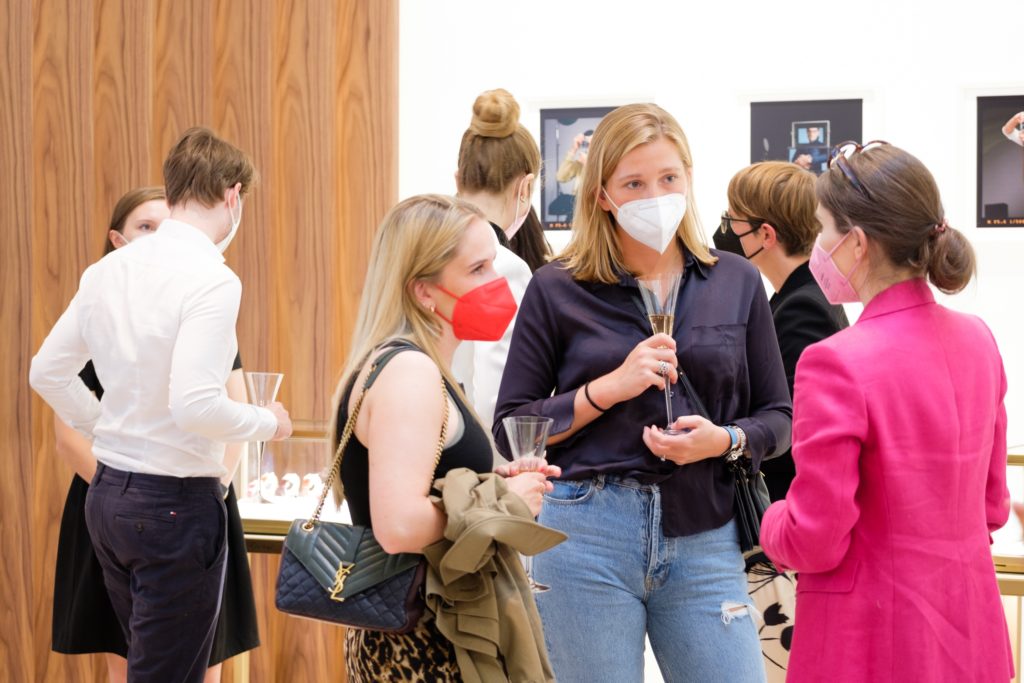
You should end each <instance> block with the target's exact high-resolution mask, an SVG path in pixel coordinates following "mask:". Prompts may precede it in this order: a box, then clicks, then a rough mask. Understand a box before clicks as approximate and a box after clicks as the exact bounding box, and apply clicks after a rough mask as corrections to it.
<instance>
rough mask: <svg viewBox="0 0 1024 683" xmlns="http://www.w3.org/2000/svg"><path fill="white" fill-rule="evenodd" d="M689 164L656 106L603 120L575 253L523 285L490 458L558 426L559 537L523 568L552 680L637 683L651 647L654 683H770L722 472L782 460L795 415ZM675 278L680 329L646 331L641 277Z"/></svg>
mask: <svg viewBox="0 0 1024 683" xmlns="http://www.w3.org/2000/svg"><path fill="white" fill-rule="evenodd" d="M693 169H694V163H693V159H692V156H691V154H690V148H689V145H688V143H687V141H686V136H685V135H684V134H683V131H682V129H681V128H680V127H679V124H678V123H676V121H675V119H673V118H672V116H671V115H670V114H669V113H668V112H666V111H665V110H663V109H661V108H660V107H658V106H657V105H653V104H634V105H628V106H625V107H620V108H618V109H616V110H615V111H613V112H611V113H609V114H608V115H607V116H605V118H604V119H603V120H602V121H601V123H600V124H599V125H598V126H597V129H596V130H595V131H594V137H593V140H592V142H591V146H590V153H589V156H588V158H587V164H586V166H585V167H584V170H583V177H582V182H581V185H580V191H579V194H578V196H577V203H576V213H575V217H574V223H573V237H572V240H571V242H570V244H569V246H568V249H567V251H566V252H565V253H564V254H563V258H562V259H560V260H559V261H556V262H554V263H551V264H548V265H547V266H544V267H543V268H541V269H539V270H538V271H537V272H536V273H535V274H534V279H533V281H532V282H531V284H530V286H529V288H528V289H527V292H526V296H525V297H524V298H523V303H522V306H521V309H520V313H519V319H518V321H517V323H516V329H515V332H514V334H513V336H512V347H511V349H510V351H509V357H508V364H507V366H506V369H505V375H504V377H503V379H502V385H501V392H500V394H499V397H498V410H497V418H498V419H496V420H495V427H494V434H495V437H496V439H497V441H498V446H499V449H501V448H505V438H506V435H505V434H504V432H503V430H502V428H501V421H500V419H501V418H503V417H506V416H510V415H541V416H546V417H551V418H553V420H554V424H553V426H552V429H551V432H552V435H551V437H550V439H549V441H548V444H549V445H548V450H547V457H548V460H549V461H550V462H551V463H552V464H557V465H559V466H561V467H562V470H563V474H562V476H561V478H560V479H559V480H557V481H556V482H555V483H554V490H553V491H552V492H551V493H550V494H549V495H547V496H545V501H546V502H545V505H544V508H543V510H542V512H541V516H540V520H541V522H542V523H543V524H544V525H545V526H549V527H552V528H555V529H558V530H560V531H563V532H565V533H567V534H568V535H569V540H568V541H567V542H566V543H564V544H562V545H561V546H558V547H556V548H554V549H552V550H551V551H548V552H546V553H544V554H543V555H541V556H539V557H538V558H537V559H536V561H535V564H534V573H535V575H536V578H537V581H539V582H541V583H544V584H547V585H549V586H551V590H550V591H548V592H546V593H542V594H540V595H538V596H537V604H538V607H539V609H540V612H541V617H542V619H543V621H544V627H545V634H546V640H547V643H548V649H549V651H550V654H551V659H552V665H553V667H554V670H555V675H556V676H557V678H558V680H559V681H562V682H563V683H565V682H572V681H590V680H593V676H594V673H593V672H594V671H600V672H601V677H602V679H604V680H615V681H639V680H641V679H642V678H643V649H644V635H645V634H646V635H648V636H649V637H650V640H651V644H652V646H653V648H654V653H655V655H656V657H657V659H658V663H659V666H660V668H661V670H662V675H663V676H664V677H665V680H667V681H681V680H722V681H725V680H728V681H761V680H763V679H764V667H763V665H762V663H761V655H760V650H759V647H758V637H757V629H756V627H755V625H754V620H753V617H754V615H753V612H752V610H750V603H749V599H748V596H747V593H746V580H745V576H744V573H743V558H742V555H741V552H740V547H739V542H738V533H737V528H736V526H735V523H734V521H733V516H734V501H733V479H732V475H731V474H730V472H729V470H728V469H727V465H726V460H727V459H728V458H733V459H735V458H746V459H748V460H749V463H750V465H751V466H752V467H754V468H755V469H756V468H757V467H758V465H759V464H760V462H761V460H762V459H764V458H765V457H769V456H772V455H773V454H775V453H777V452H780V451H784V450H785V449H786V448H787V447H788V444H789V430H790V415H791V412H790V402H789V396H788V392H787V389H786V380H785V375H784V374H783V371H782V362H781V359H780V358H779V349H778V345H777V344H776V343H775V337H774V335H773V334H772V328H771V314H770V312H769V310H768V301H767V298H766V297H765V293H764V287H763V286H762V284H761V278H760V276H759V275H758V274H757V271H756V270H755V269H754V268H753V267H751V266H750V265H749V264H747V263H746V262H745V261H743V260H742V259H739V258H737V257H736V256H734V255H732V254H717V253H713V252H711V251H710V250H709V249H708V248H707V246H706V245H705V243H704V241H703V239H702V238H701V229H700V219H699V216H698V214H697V208H696V205H695V204H694V201H693V193H692V187H693V182H694V181H693ZM674 274H679V275H680V277H681V284H680V286H679V292H678V305H677V307H676V309H675V311H673V314H674V316H675V324H674V326H673V327H672V329H671V330H670V332H671V333H670V334H665V333H662V334H655V335H652V334H651V330H652V327H651V322H650V321H649V319H648V317H647V314H646V312H645V308H644V304H643V303H642V301H641V291H640V289H639V287H640V285H639V283H638V279H639V278H647V277H656V276H661V275H674ZM682 374H686V375H688V376H689V379H690V380H691V382H692V384H693V385H694V388H695V392H694V398H693V400H691V398H690V397H689V396H688V394H687V392H685V391H683V390H682V387H681V385H680V384H679V383H678V379H679V377H680V375H682ZM666 383H669V384H675V388H674V390H673V392H672V394H671V405H672V409H673V413H674V414H675V415H682V416H683V417H680V418H678V419H677V420H675V421H674V422H673V424H672V425H671V427H673V428H674V429H675V430H677V433H676V434H668V433H663V431H662V428H663V427H665V426H666V415H665V413H666V405H665V394H664V393H663V389H664V387H665V384H666ZM701 403H702V404H703V406H701V405H700V404H701ZM702 413H703V415H702ZM704 415H706V417H705V416H704ZM582 652H586V653H587V656H586V657H583V656H581V654H580V653H582Z"/></svg>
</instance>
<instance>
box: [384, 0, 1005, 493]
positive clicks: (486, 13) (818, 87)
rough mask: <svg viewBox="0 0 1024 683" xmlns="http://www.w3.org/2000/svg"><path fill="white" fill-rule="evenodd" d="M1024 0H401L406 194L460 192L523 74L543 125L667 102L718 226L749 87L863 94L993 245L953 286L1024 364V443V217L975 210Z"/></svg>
mask: <svg viewBox="0 0 1024 683" xmlns="http://www.w3.org/2000/svg"><path fill="white" fill-rule="evenodd" d="M1021 7H1022V6H1021V4H1020V2H1019V0H978V1H975V2H971V3H969V4H967V5H964V4H959V3H957V4H954V5H948V4H947V5H946V6H943V5H942V4H940V3H934V2H929V3H925V2H908V1H907V0H888V1H886V2H880V1H878V0H866V1H865V2H862V3H831V2H820V0H819V1H817V2H781V3H780V2H773V3H769V2H763V1H760V0H759V1H756V2H755V1H753V0H735V1H733V2H721V3H693V2H689V3H686V2H668V1H664V2H656V1H654V0H630V1H629V2H597V1H593V0H591V1H586V0H575V1H568V0H543V1H541V0H520V1H519V2H515V3H500V4H499V3H492V2H487V1H486V0H431V1H429V2H428V1H426V0H403V1H402V2H401V18H400V22H401V27H400V91H399V92H400V95H399V134H400V148H399V161H400V163H399V169H400V173H399V190H400V194H401V195H402V196H403V197H404V196H408V195H411V194H416V193H420V192H453V191H454V181H453V173H454V171H455V165H456V157H457V152H458V147H459V140H460V139H461V136H462V133H463V131H464V130H465V129H466V127H467V126H468V124H469V120H470V114H471V107H472V103H473V100H474V98H475V97H476V96H477V95H478V94H479V93H480V92H482V91H484V90H488V89H491V88H496V87H503V88H506V89H507V90H509V91H511V92H512V94H513V95H515V96H516V98H517V99H518V100H519V102H520V104H521V106H522V109H523V113H522V119H523V123H524V124H525V125H526V127H527V128H529V129H530V130H531V131H532V132H533V133H534V135H535V136H536V137H537V138H538V140H539V121H538V110H539V109H541V108H545V107H552V106H587V105H603V104H622V103H626V102H630V101H654V102H657V103H658V104H660V105H661V106H663V107H665V108H666V109H667V110H669V111H670V112H672V114H674V115H675V117H676V118H677V119H678V120H679V122H680V123H681V124H682V126H683V128H684V130H685V131H686V133H687V136H688V137H689V139H690V144H691V146H692V148H693V153H694V161H695V168H694V179H695V183H694V185H695V188H694V192H695V195H696V199H697V203H698V206H699V207H701V213H702V215H703V217H704V222H705V225H706V227H707V228H708V229H709V230H711V229H713V228H714V224H715V222H716V217H717V216H718V215H719V214H720V213H721V211H722V210H723V209H724V208H725V207H724V203H725V189H726V185H727V184H728V182H729V179H730V178H731V177H732V175H733V174H734V173H735V172H736V171H737V170H739V169H740V168H742V167H743V166H745V165H747V164H748V163H749V157H748V155H749V141H748V139H749V131H750V113H749V112H750V110H749V102H750V101H751V100H758V101H770V100H780V99H830V98H833V97H842V98H845V97H863V99H864V101H865V102H864V139H866V140H871V139H876V138H880V139H884V140H888V141H890V142H892V143H894V144H898V145H899V146H901V147H904V148H906V149H908V150H910V151H911V152H912V153H914V154H915V155H917V156H918V157H919V158H920V159H921V160H922V161H924V163H925V164H926V165H927V166H928V167H929V168H930V169H931V171H932V172H933V173H934V174H935V177H936V178H937V180H938V182H939V186H940V188H941V189H942V192H943V197H944V200H945V205H946V210H947V215H948V217H949V221H950V223H951V224H952V225H954V226H955V227H958V228H960V229H962V230H964V231H965V232H966V233H967V235H968V236H969V237H970V238H971V239H972V240H973V242H974V244H975V247H976V248H977V250H978V255H979V271H980V275H979V277H978V279H977V282H976V283H974V284H972V285H971V286H970V287H969V289H968V290H967V291H965V292H964V293H962V294H960V295H958V296H957V297H954V298H952V299H950V300H949V301H948V302H947V303H948V304H949V305H951V306H953V307H955V308H957V309H961V310H966V311H971V312H974V313H977V314H978V315H980V316H982V317H983V318H984V319H985V321H986V322H987V323H988V324H989V326H990V327H991V328H992V329H993V331H994V333H995V335H996V338H997V340H998V341H999V344H1000V347H1001V349H1002V352H1003V356H1004V360H1005V363H1006V370H1007V374H1008V376H1009V379H1010V392H1009V396H1008V399H1007V407H1008V410H1009V412H1010V443H1011V444H1012V443H1024V346H1022V344H1021V340H1022V338H1024V322H1022V320H1021V306H1020V303H1019V302H1020V298H1021V296H1022V295H1024V268H1022V267H1021V260H1022V256H1024V229H1019V228H1018V229H992V228H989V229H987V230H984V229H983V230H979V229H977V228H975V227H973V224H974V215H975V206H974V201H975V176H974V169H975V161H974V159H975V157H974V153H975V142H974V141H975V125H974V120H975V119H974V115H975V112H974V105H973V98H974V97H976V96H977V95H979V94H980V95H997V94H1024V56H1022V53H1021V51H1020V45H1021V42H1020V35H1021V20H1020V17H1021V16H1022V15H1021ZM1019 495H1020V494H1018V496H1019Z"/></svg>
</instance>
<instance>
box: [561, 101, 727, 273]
mask: <svg viewBox="0 0 1024 683" xmlns="http://www.w3.org/2000/svg"><path fill="white" fill-rule="evenodd" d="M662 138H664V139H666V140H669V141H671V142H672V143H674V144H675V146H676V149H678V150H679V157H680V159H682V162H683V166H684V167H685V168H686V171H687V173H691V172H692V170H693V157H692V155H691V154H690V144H689V143H688V142H687V141H686V135H685V134H684V133H683V129H682V128H680V126H679V124H678V123H677V122H676V120H675V119H674V118H672V115H671V114H669V113H668V112H667V111H665V110H664V109H662V108H661V107H659V106H658V105H656V104H628V105H626V106H624V107H619V108H618V109H616V110H614V111H612V112H610V113H609V114H607V115H606V116H605V117H604V118H603V119H601V122H600V123H599V124H598V125H597V129H596V130H594V137H593V138H592V139H591V141H590V153H589V154H588V155H587V163H586V165H585V166H584V167H583V174H582V176H581V178H580V185H579V190H578V191H577V192H576V209H575V213H574V215H573V221H572V238H571V239H570V240H569V244H568V246H566V248H565V251H563V252H562V255H561V260H562V261H563V262H564V263H565V266H566V267H567V268H568V269H569V270H570V271H571V272H572V274H573V277H574V278H576V279H577V280H586V281H593V282H603V283H607V284H614V283H616V282H618V281H619V277H618V271H620V270H625V266H624V265H623V263H622V253H621V251H620V249H619V244H618V241H617V240H616V238H615V224H614V222H613V220H612V217H611V215H610V214H609V212H607V211H605V210H604V209H602V208H601V205H600V204H598V202H597V198H598V194H599V193H600V192H601V189H602V188H603V187H604V185H605V183H606V182H608V179H609V178H611V176H612V173H614V172H615V168H616V167H617V166H618V165H619V162H620V161H622V158H623V157H624V156H626V155H627V154H629V153H630V152H631V151H633V150H634V149H635V148H637V147H639V146H640V145H646V144H649V143H651V142H654V141H655V140H659V139H662ZM686 204H687V207H686V215H685V216H683V220H682V221H681V222H680V223H679V228H678V230H677V231H676V234H677V236H678V238H679V239H681V240H682V242H683V246H685V247H686V249H687V250H688V251H689V252H690V253H691V254H693V255H694V257H695V258H696V259H697V260H698V261H700V262H701V263H704V264H706V265H714V264H715V263H717V262H718V259H716V258H715V257H714V256H712V255H711V252H710V251H709V250H708V245H707V242H706V241H705V239H704V231H703V229H702V228H701V225H700V218H699V216H698V214H697V206H696V204H695V203H694V198H693V184H692V182H691V183H690V190H689V191H688V192H687V195H686Z"/></svg>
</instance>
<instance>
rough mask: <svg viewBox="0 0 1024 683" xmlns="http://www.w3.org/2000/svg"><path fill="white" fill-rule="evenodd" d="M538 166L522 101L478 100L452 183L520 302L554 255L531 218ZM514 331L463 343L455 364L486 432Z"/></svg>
mask: <svg viewBox="0 0 1024 683" xmlns="http://www.w3.org/2000/svg"><path fill="white" fill-rule="evenodd" d="M540 166H541V158H540V148H539V147H538V146H537V142H536V141H535V140H534V139H533V136H532V135H530V132H529V131H528V130H526V128H525V127H524V126H523V125H522V124H521V123H520V122H519V103H518V102H516V100H515V98H514V97H512V95H511V93H509V92H508V91H507V90H502V89H500V88H499V89H497V90H488V91H487V92H484V93H482V94H481V95H480V96H479V97H477V98H476V101H475V102H474V103H473V119H472V121H471V122H470V124H469V128H468V129H467V130H466V132H465V133H464V134H463V135H462V144H461V145H460V146H459V166H458V170H457V171H456V172H455V184H456V187H457V188H458V196H459V198H461V199H464V200H466V201H468V202H470V203H472V204H474V205H476V206H477V207H479V208H480V210H481V211H482V212H483V214H484V216H485V217H486V219H487V221H488V222H489V223H490V224H491V227H492V228H493V229H494V234H495V238H496V240H497V256H496V257H495V259H494V269H495V271H497V273H498V275H500V276H502V277H504V278H506V279H507V280H508V284H509V287H511V289H512V295H513V297H515V300H516V304H519V302H520V301H522V299H523V294H524V293H525V292H526V286H527V285H528V284H529V283H530V277H531V274H532V272H533V271H534V270H536V269H537V268H538V267H539V266H540V265H541V264H542V263H543V262H544V261H546V260H547V256H548V255H549V252H550V249H549V248H548V247H547V243H546V242H545V241H544V232H543V228H542V225H541V223H540V221H539V220H536V214H533V217H532V219H531V206H530V197H531V196H532V195H533V182H534V180H536V178H537V176H538V175H539V174H540ZM524 233H525V234H524ZM513 245H515V247H513ZM528 261H529V262H528ZM514 325H515V321H513V322H512V324H511V325H509V326H508V329H507V330H505V334H504V336H502V338H501V339H499V340H498V341H496V342H474V343H472V344H463V345H462V347H461V348H460V349H459V351H458V353H457V355H456V358H455V361H454V371H455V374H456V376H457V377H458V378H459V380H460V381H461V382H462V383H463V385H464V386H465V388H466V393H467V394H468V396H469V398H470V401H472V403H473V407H474V408H475V409H476V412H477V414H478V415H479V416H480V419H481V421H482V422H483V423H484V424H485V425H487V426H490V424H491V422H492V421H493V419H494V404H495V402H496V401H497V398H498V387H499V385H500V384H501V375H502V372H503V371H504V369H505V359H506V357H507V356H508V347H509V343H510V341H511V339H512V329H513V327H514Z"/></svg>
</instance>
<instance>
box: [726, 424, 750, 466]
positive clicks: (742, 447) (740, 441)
mask: <svg viewBox="0 0 1024 683" xmlns="http://www.w3.org/2000/svg"><path fill="white" fill-rule="evenodd" d="M723 428H724V429H725V431H727V432H729V447H728V448H727V449H725V453H722V455H723V456H725V461H726V462H734V461H736V460H739V458H740V456H742V455H744V454H745V453H746V451H747V434H746V432H744V431H743V430H742V429H740V428H739V427H737V426H736V425H725V426H724V427H723Z"/></svg>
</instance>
